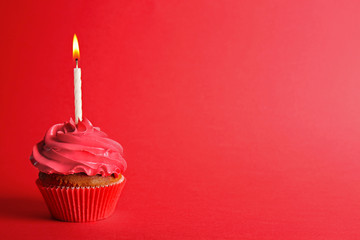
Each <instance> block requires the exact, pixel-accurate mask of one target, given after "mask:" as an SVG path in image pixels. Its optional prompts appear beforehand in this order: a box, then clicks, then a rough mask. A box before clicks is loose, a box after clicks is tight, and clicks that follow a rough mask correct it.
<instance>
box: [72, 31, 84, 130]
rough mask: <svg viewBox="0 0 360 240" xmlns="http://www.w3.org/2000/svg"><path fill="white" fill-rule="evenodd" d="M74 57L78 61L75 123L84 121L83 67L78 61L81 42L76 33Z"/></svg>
mask: <svg viewBox="0 0 360 240" xmlns="http://www.w3.org/2000/svg"><path fill="white" fill-rule="evenodd" d="M73 58H74V60H75V62H76V67H75V68H74V94H75V123H76V124H77V123H78V122H79V121H82V102H81V68H79V65H78V61H79V59H80V50H79V42H78V39H77V37H76V34H74V39H73Z"/></svg>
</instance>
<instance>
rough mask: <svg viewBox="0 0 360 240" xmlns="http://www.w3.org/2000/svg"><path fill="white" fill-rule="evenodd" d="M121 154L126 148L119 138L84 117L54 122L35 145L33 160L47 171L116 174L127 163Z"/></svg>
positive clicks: (122, 170) (37, 165)
mask: <svg viewBox="0 0 360 240" xmlns="http://www.w3.org/2000/svg"><path fill="white" fill-rule="evenodd" d="M122 155H123V148H122V146H121V145H120V144H119V143H118V142H116V141H114V140H112V139H110V138H108V136H107V134H106V133H104V132H102V131H101V130H100V128H98V127H93V126H92V124H91V122H90V121H89V120H88V119H86V118H84V119H83V121H81V122H79V123H78V124H77V125H76V124H75V122H74V121H73V119H70V121H69V122H65V123H60V124H55V125H54V126H52V127H51V128H50V129H49V130H48V131H47V133H46V134H45V137H44V139H43V140H42V141H41V142H39V143H37V144H36V145H35V146H34V147H33V152H32V155H31V157H30V161H31V162H32V164H33V165H34V166H35V167H37V168H38V169H39V171H41V172H44V173H47V174H51V173H57V174H64V175H68V174H74V173H86V174H87V175H88V176H94V175H97V174H100V175H102V176H109V175H111V174H114V175H115V176H116V177H117V176H118V175H119V174H121V173H123V172H124V171H125V170H126V167H127V165H126V161H125V159H124V158H123V156H122Z"/></svg>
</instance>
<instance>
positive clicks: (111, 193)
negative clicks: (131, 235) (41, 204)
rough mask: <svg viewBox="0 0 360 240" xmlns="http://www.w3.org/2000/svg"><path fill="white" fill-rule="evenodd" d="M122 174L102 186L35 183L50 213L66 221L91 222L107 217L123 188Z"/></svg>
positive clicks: (123, 179)
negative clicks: (120, 176)
mask: <svg viewBox="0 0 360 240" xmlns="http://www.w3.org/2000/svg"><path fill="white" fill-rule="evenodd" d="M125 182H126V179H125V177H124V176H122V178H121V179H120V180H119V182H118V183H115V184H111V185H108V186H102V187H56V186H51V187H45V186H42V184H41V182H40V180H39V179H38V180H37V181H36V185H37V186H38V188H39V189H40V192H41V194H42V196H43V197H44V200H45V202H46V205H47V206H48V208H49V211H50V213H51V215H52V216H53V217H54V218H56V219H58V220H61V221H66V222H93V221H97V220H100V219H104V218H107V217H109V216H110V215H111V214H112V213H113V212H114V210H115V207H116V204H117V202H118V199H119V197H120V194H121V191H122V189H123V188H124V185H125Z"/></svg>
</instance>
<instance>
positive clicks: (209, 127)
mask: <svg viewBox="0 0 360 240" xmlns="http://www.w3.org/2000/svg"><path fill="white" fill-rule="evenodd" d="M345 2H346V3H345ZM345 2H343V3H340V1H313V0H312V1H236V0H234V1H205V0H204V1H155V0H153V1H151V0H147V1H82V0H78V1H38V2H33V1H21V2H17V1H2V3H1V4H0V9H1V15H0V19H1V21H0V22H1V39H0V41H1V45H0V48H1V58H0V61H1V62H0V63H1V71H0V79H1V89H0V107H1V118H0V124H1V135H0V149H1V152H0V154H1V160H0V167H1V178H0V219H1V220H0V233H1V238H2V239H9V238H12V239H14V238H18V237H22V238H26V239H69V238H77V239H85V238H86V239H120V238H123V239H359V238H360V232H359V231H360V230H359V229H360V228H359V227H360V221H359V220H360V187H359V182H360V174H359V172H360V161H359V160H360V151H359V140H360V108H359V103H360V94H359V93H360V70H359V69H360V68H359V65H360V47H359V46H360V27H359V26H360V15H359V11H360V3H359V2H358V1H345ZM74 33H77V35H78V38H79V42H80V52H81V59H80V66H81V68H82V80H83V112H84V115H85V116H86V117H88V118H89V119H90V120H91V121H92V122H93V124H94V125H96V126H99V127H101V128H102V130H104V131H105V132H107V133H108V134H109V136H110V137H112V138H114V139H116V140H118V141H119V142H120V143H121V144H122V145H123V147H124V149H125V157H126V160H127V162H128V170H127V171H126V173H125V176H126V177H127V179H128V182H127V185H126V186H125V189H124V192H123V194H122V196H121V198H120V201H119V204H118V207H117V211H116V213H115V214H114V215H113V216H112V217H111V218H109V219H107V220H104V221H100V222H96V223H89V224H72V223H63V222H58V221H54V220H51V219H50V216H49V213H48V211H47V209H46V207H45V205H44V203H43V200H42V198H41V195H40V193H39V191H38V189H37V188H36V186H35V179H36V176H37V170H36V169H35V168H34V167H33V166H32V165H31V164H30V161H29V156H30V154H31V150H32V146H33V145H34V144H35V143H36V142H38V141H40V140H41V138H42V137H43V135H44V134H45V131H46V130H47V129H48V128H49V127H50V126H51V125H53V124H55V123H59V122H64V121H67V120H68V119H69V118H70V117H73V115H74V106H73V67H74V62H73V60H72V37H73V34H74Z"/></svg>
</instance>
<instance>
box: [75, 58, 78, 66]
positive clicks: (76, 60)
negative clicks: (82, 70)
mask: <svg viewBox="0 0 360 240" xmlns="http://www.w3.org/2000/svg"><path fill="white" fill-rule="evenodd" d="M75 62H76V68H78V66H79V64H78V59H75Z"/></svg>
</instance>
